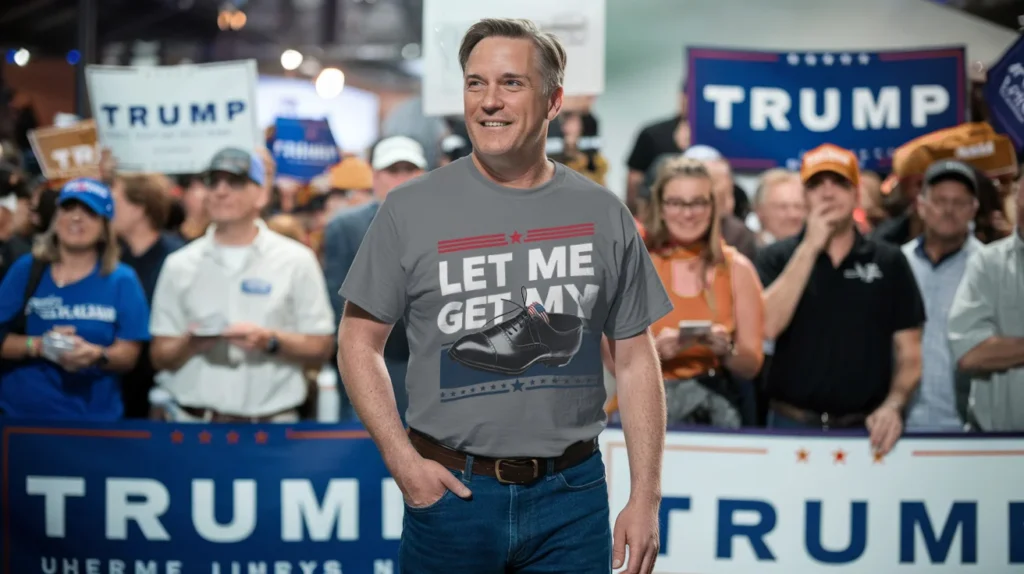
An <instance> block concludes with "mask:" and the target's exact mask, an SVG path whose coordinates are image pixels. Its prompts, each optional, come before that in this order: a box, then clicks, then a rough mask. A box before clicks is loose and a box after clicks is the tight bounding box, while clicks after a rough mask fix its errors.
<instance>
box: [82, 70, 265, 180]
mask: <svg viewBox="0 0 1024 574" xmlns="http://www.w3.org/2000/svg"><path fill="white" fill-rule="evenodd" d="M86 80H87V82H88V85H89V100H90V101H91V102H92V115H93V118H95V120H96V132H97V135H98V136H99V140H100V143H101V144H102V145H104V146H106V147H109V148H110V150H111V152H112V153H113V155H114V157H115V158H116V159H117V164H118V169H121V170H124V171H146V172H158V173H170V174H176V173H199V172H201V171H204V170H205V169H206V168H207V166H208V165H209V163H210V160H211V159H212V158H213V156H214V154H216V153H217V152H218V151H220V150H222V149H224V148H226V147H237V148H241V149H244V150H253V149H255V147H256V146H257V145H260V143H261V140H262V139H263V138H262V137H261V136H260V133H259V127H258V123H257V116H256V110H255V109H254V106H255V104H256V85H257V74H256V61H255V60H243V61H237V62H216V63H211V64H187V65H180V66H88V67H87V68H86Z"/></svg>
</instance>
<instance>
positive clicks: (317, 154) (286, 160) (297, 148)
mask: <svg viewBox="0 0 1024 574" xmlns="http://www.w3.org/2000/svg"><path fill="white" fill-rule="evenodd" d="M270 150H271V152H272V153H273V155H274V162H275V163H277V173H278V174H279V175H286V176H289V177H292V178H295V179H297V180H299V181H309V180H311V179H313V178H314V177H316V176H318V175H320V174H321V173H323V172H324V171H326V170H327V168H329V167H331V166H332V165H334V164H336V163H338V161H339V159H340V155H339V153H338V144H337V143H335V141H334V136H333V135H332V134H331V126H330V124H329V123H328V122H327V120H325V119H323V120H299V119H293V118H277V121H276V122H275V123H274V139H273V141H272V142H271V144H270Z"/></svg>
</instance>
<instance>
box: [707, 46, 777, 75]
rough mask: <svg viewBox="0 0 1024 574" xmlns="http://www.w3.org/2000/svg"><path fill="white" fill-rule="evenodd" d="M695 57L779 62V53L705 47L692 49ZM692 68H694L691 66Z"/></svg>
mask: <svg viewBox="0 0 1024 574" xmlns="http://www.w3.org/2000/svg"><path fill="white" fill-rule="evenodd" d="M690 55H691V56H692V57H693V58H714V59H716V60H739V61H741V62H778V61H779V55H778V54H769V53H763V52H739V51H737V52H732V51H727V50H706V49H703V48H700V49H693V50H690ZM690 69H691V70H692V69H693V68H690Z"/></svg>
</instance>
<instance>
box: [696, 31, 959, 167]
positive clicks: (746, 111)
mask: <svg viewBox="0 0 1024 574" xmlns="http://www.w3.org/2000/svg"><path fill="white" fill-rule="evenodd" d="M687 61H688V62H689V68H688V87H687V90H688V93H687V95H688V98H689V102H690V104H689V106H690V129H691V139H692V141H693V143H694V144H704V145H709V146H712V147H714V148H717V149H718V150H719V151H720V152H721V153H722V155H724V156H725V157H727V158H728V159H729V160H730V162H731V163H732V164H733V167H735V168H737V169H751V170H760V169H767V168H770V167H776V166H786V167H789V168H791V169H795V168H796V167H798V166H799V161H800V158H801V156H802V155H803V153H804V152H805V151H807V150H810V149H813V148H814V147H816V146H818V145H820V144H822V143H826V142H828V143H832V144H835V145H839V146H842V147H845V148H847V149H850V150H853V151H854V153H856V154H858V156H859V157H860V160H861V165H862V167H864V168H866V169H885V168H887V167H888V166H889V165H890V164H891V162H892V153H893V151H894V150H895V148H897V147H899V146H900V145H902V144H904V143H906V142H907V141H909V140H911V139H913V138H915V137H917V136H921V135H924V134H927V133H930V132H933V131H935V130H937V129H941V128H946V127H950V126H954V125H957V124H960V123H962V122H963V121H964V114H965V112H966V90H965V77H964V74H965V70H964V49H963V48H942V49H929V50H920V51H905V52H859V53H857V52H854V53H849V52H838V53H837V52H801V53H786V52H780V53H776V52H750V51H738V50H720V49H706V48H689V49H688V54H687Z"/></svg>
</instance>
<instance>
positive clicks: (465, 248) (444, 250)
mask: <svg viewBox="0 0 1024 574" xmlns="http://www.w3.org/2000/svg"><path fill="white" fill-rule="evenodd" d="M505 245H508V241H507V240H505V239H498V240H492V241H485V242H480V243H468V244H465V245H454V246H449V247H438V248H437V252H438V253H455V252H456V251H469V250H471V249H484V248H485V247H503V246H505Z"/></svg>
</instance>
